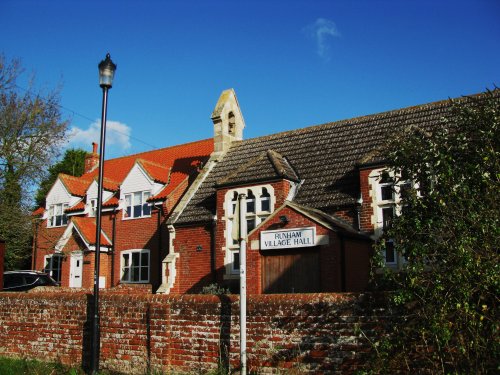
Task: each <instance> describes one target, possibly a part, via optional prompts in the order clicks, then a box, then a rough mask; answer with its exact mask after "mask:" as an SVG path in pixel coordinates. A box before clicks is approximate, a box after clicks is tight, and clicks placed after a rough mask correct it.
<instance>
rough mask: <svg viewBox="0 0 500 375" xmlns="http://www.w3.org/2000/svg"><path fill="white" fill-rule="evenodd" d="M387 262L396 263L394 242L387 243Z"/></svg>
mask: <svg viewBox="0 0 500 375" xmlns="http://www.w3.org/2000/svg"><path fill="white" fill-rule="evenodd" d="M385 262H386V263H395V262H396V254H395V251H394V243H393V242H392V241H387V242H386V243H385Z"/></svg>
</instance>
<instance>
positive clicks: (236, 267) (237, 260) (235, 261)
mask: <svg viewBox="0 0 500 375" xmlns="http://www.w3.org/2000/svg"><path fill="white" fill-rule="evenodd" d="M233 270H235V271H239V270H240V253H239V252H236V251H235V252H234V253H233Z"/></svg>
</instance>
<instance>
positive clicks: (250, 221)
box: [247, 217, 255, 233]
mask: <svg viewBox="0 0 500 375" xmlns="http://www.w3.org/2000/svg"><path fill="white" fill-rule="evenodd" d="M254 228H255V218H254V217H253V218H251V219H247V233H250V231H252V230H253V229H254Z"/></svg>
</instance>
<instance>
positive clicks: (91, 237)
mask: <svg viewBox="0 0 500 375" xmlns="http://www.w3.org/2000/svg"><path fill="white" fill-rule="evenodd" d="M71 221H72V223H73V224H74V226H75V228H76V229H77V231H78V233H79V234H80V235H81V236H82V238H83V240H84V241H85V242H87V243H88V244H89V245H95V243H96V240H95V231H96V223H95V218H93V217H73V218H72V219H71ZM101 245H102V246H111V242H110V241H109V240H108V238H107V237H106V235H105V232H104V231H103V230H101Z"/></svg>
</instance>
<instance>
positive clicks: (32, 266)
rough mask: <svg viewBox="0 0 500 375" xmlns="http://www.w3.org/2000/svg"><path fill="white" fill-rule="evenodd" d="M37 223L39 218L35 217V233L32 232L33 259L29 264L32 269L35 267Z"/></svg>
mask: <svg viewBox="0 0 500 375" xmlns="http://www.w3.org/2000/svg"><path fill="white" fill-rule="evenodd" d="M38 225H39V220H38V219H36V218H35V233H34V234H33V260H32V264H31V269H32V270H34V269H36V268H35V267H36V255H37V254H36V253H37V248H38V246H37V245H38Z"/></svg>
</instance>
